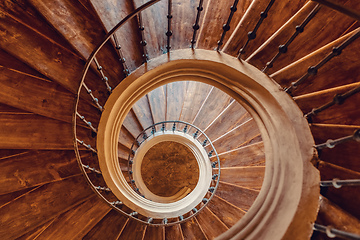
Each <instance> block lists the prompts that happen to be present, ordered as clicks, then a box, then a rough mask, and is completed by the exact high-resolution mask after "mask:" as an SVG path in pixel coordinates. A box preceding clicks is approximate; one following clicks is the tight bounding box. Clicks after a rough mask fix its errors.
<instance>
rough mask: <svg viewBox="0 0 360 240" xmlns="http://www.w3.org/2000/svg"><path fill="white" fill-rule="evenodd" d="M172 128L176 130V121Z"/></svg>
mask: <svg viewBox="0 0 360 240" xmlns="http://www.w3.org/2000/svg"><path fill="white" fill-rule="evenodd" d="M172 130H173V131H175V130H176V122H174V125H173V127H172Z"/></svg>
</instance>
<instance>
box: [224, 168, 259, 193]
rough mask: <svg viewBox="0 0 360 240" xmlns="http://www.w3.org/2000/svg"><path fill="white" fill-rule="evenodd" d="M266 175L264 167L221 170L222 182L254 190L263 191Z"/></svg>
mask: <svg viewBox="0 0 360 240" xmlns="http://www.w3.org/2000/svg"><path fill="white" fill-rule="evenodd" d="M264 175H265V167H264V166H254V167H253V166H251V167H231V168H221V181H223V182H226V183H231V184H233V185H237V186H241V187H246V188H249V189H254V190H260V189H261V186H262V183H263V181H264Z"/></svg>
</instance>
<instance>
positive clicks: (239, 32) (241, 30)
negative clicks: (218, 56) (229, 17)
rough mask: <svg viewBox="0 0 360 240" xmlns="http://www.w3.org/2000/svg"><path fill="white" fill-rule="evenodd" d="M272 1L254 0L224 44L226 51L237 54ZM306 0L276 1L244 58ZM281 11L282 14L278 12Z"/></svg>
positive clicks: (233, 54)
mask: <svg viewBox="0 0 360 240" xmlns="http://www.w3.org/2000/svg"><path fill="white" fill-rule="evenodd" d="M269 2H270V1H262V0H254V1H253V2H252V3H251V4H250V6H249V7H248V9H247V10H246V12H245V14H244V16H243V17H242V19H241V20H240V22H239V24H238V25H237V26H236V29H235V31H234V32H233V33H232V35H231V37H230V38H229V40H228V42H227V44H226V45H225V46H224V52H225V53H228V54H230V55H232V56H236V55H237V54H238V52H239V50H240V48H242V46H243V45H244V44H245V42H246V40H247V39H248V35H247V34H248V32H250V31H253V29H254V27H255V25H256V24H257V22H258V20H259V19H260V12H262V11H264V10H265V9H266V7H267V5H268V3H269ZM305 2H306V1H305V0H296V1H294V0H293V1H290V0H285V1H275V2H274V4H273V6H272V7H271V9H270V11H269V12H268V17H267V18H266V19H265V20H264V21H263V23H262V24H261V26H260V27H259V30H258V31H257V34H256V35H257V36H256V38H255V40H252V41H250V43H249V45H248V47H247V49H246V52H245V54H243V56H242V58H243V59H246V58H247V57H248V56H249V55H251V53H252V52H253V51H255V50H256V49H257V48H258V47H260V46H261V44H262V43H263V42H265V41H266V40H267V39H268V38H269V37H270V36H271V35H272V34H274V32H275V31H277V30H278V29H279V28H280V27H281V26H282V25H284V24H285V23H286V22H287V21H288V20H289V19H290V18H291V17H292V16H293V15H294V14H295V13H296V12H297V11H298V10H299V9H300V8H301V7H302V6H303V5H304V3H305ZM278 13H281V14H278Z"/></svg>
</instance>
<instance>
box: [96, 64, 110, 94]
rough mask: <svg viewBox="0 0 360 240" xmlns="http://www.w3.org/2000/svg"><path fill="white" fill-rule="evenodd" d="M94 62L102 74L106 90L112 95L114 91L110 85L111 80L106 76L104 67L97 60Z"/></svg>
mask: <svg viewBox="0 0 360 240" xmlns="http://www.w3.org/2000/svg"><path fill="white" fill-rule="evenodd" d="M94 62H95V64H96V67H97V70H98V71H99V72H100V74H101V80H102V81H103V82H104V83H105V86H106V89H107V90H108V92H109V93H111V92H112V89H111V87H110V85H109V79H108V78H107V77H106V76H105V74H104V71H103V68H102V66H100V64H99V62H98V60H97V59H96V58H94Z"/></svg>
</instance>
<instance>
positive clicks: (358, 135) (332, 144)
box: [315, 129, 360, 150]
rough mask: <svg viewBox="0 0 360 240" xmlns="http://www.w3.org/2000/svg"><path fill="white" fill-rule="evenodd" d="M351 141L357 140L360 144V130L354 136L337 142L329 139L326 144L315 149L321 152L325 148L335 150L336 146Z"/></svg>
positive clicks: (339, 139) (316, 146)
mask: <svg viewBox="0 0 360 240" xmlns="http://www.w3.org/2000/svg"><path fill="white" fill-rule="evenodd" d="M350 140H355V141H357V142H360V129H357V130H355V132H354V133H353V134H352V135H349V136H346V137H342V138H338V139H335V140H332V139H329V140H327V141H326V142H325V143H321V144H318V145H315V148H316V149H317V150H321V149H323V148H334V147H335V146H336V145H338V144H340V143H344V142H347V141H350Z"/></svg>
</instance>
